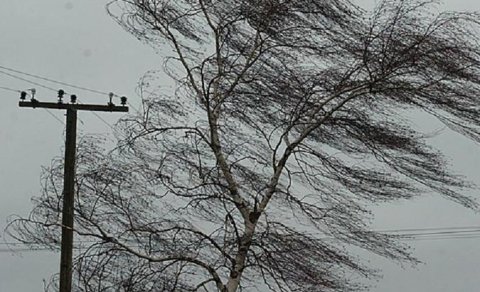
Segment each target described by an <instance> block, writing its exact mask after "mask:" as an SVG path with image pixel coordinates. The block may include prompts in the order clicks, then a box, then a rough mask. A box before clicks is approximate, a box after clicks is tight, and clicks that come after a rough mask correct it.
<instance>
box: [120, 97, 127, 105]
mask: <svg viewBox="0 0 480 292" xmlns="http://www.w3.org/2000/svg"><path fill="white" fill-rule="evenodd" d="M120 102H121V103H122V105H126V104H127V97H126V96H122V97H120Z"/></svg>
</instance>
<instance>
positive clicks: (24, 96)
mask: <svg viewBox="0 0 480 292" xmlns="http://www.w3.org/2000/svg"><path fill="white" fill-rule="evenodd" d="M25 98H27V93H26V92H25V91H22V92H20V100H25Z"/></svg>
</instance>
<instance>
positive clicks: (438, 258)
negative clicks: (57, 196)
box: [0, 0, 480, 292]
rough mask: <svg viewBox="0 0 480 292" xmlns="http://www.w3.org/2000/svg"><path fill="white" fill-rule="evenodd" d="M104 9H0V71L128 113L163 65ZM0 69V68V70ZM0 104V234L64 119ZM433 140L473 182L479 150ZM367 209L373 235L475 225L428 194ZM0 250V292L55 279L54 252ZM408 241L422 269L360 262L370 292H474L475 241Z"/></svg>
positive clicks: (6, 99) (58, 140)
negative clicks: (371, 280) (367, 268)
mask: <svg viewBox="0 0 480 292" xmlns="http://www.w3.org/2000/svg"><path fill="white" fill-rule="evenodd" d="M368 1H370V0H368ZM366 2H367V1H365V3H366ZM104 4H105V1H98V0H83V1H66V0H49V1H38V0H23V1H13V0H2V1H0V37H1V39H0V66H7V67H12V68H15V69H18V70H21V71H25V72H29V73H33V74H38V75H42V76H46V77H49V78H52V79H56V80H62V81H65V82H70V83H74V84H77V85H81V86H85V87H89V88H92V89H96V90H101V91H106V92H109V91H113V92H115V93H117V94H125V95H127V96H128V97H129V98H130V101H131V103H132V104H133V105H138V102H139V98H138V97H137V96H136V95H135V92H134V90H135V87H136V83H137V81H138V79H139V78H140V77H141V76H142V74H143V73H145V72H146V71H148V70H150V69H158V68H160V67H161V65H162V62H163V60H162V58H161V55H159V54H156V53H155V52H154V51H153V50H152V49H151V48H149V47H148V46H145V45H143V44H141V43H140V42H138V41H137V40H136V39H134V38H133V37H132V36H130V35H129V34H128V33H126V32H125V31H123V30H122V29H121V28H120V27H119V26H118V25H116V24H115V23H114V22H113V21H112V20H111V19H110V18H109V17H108V16H107V14H106V12H105V9H104ZM444 7H445V8H447V9H459V10H480V2H478V0H477V1H475V0H457V1H455V0H447V1H445V5H444ZM0 71H5V70H3V69H1V68H0ZM5 72H8V71H5ZM24 77H25V76H24ZM26 78H28V77H26ZM32 80H33V79H32ZM36 81H38V82H40V83H42V84H45V85H47V86H50V87H52V88H55V89H57V88H60V86H59V85H56V84H51V83H48V82H46V81H42V80H36ZM0 87H8V88H13V89H22V90H24V89H28V88H31V87H35V88H36V89H37V98H38V99H41V100H54V99H55V96H56V94H55V92H53V91H50V90H48V89H44V88H41V87H39V86H35V85H31V84H28V83H26V82H24V81H20V80H17V79H13V78H11V77H9V76H7V75H5V74H2V73H0ZM64 89H65V90H67V91H68V92H72V93H76V94H77V95H78V97H79V98H80V99H81V100H82V101H83V102H98V103H105V102H107V96H101V95H98V94H93V93H89V92H85V91H81V90H75V89H70V88H64ZM0 97H1V100H2V105H1V106H0V125H1V127H0V186H1V187H2V188H1V191H0V228H1V229H2V230H3V228H4V227H5V222H6V218H7V216H8V215H10V214H21V215H24V216H25V215H26V214H28V211H29V210H30V208H31V202H30V198H31V197H32V196H34V195H36V194H37V193H38V191H39V189H40V178H39V176H40V172H41V166H42V165H45V166H46V165H49V163H50V160H51V159H52V158H53V157H55V156H59V155H62V148H63V138H64V135H63V131H64V125H63V123H60V122H59V121H58V120H57V119H55V118H54V117H53V116H52V115H54V116H55V117H57V118H58V119H60V120H61V121H63V120H64V117H63V113H62V112H57V111H51V112H50V113H48V112H47V111H45V110H40V109H37V110H32V109H20V108H19V107H18V106H17V100H18V94H17V93H15V92H10V91H6V90H2V89H0ZM119 115H120V114H110V113H102V114H101V117H102V118H103V119H104V120H105V121H107V122H108V123H110V124H111V123H114V122H115V121H116V120H117V119H118V117H119ZM79 118H80V119H81V122H80V123H79V131H80V132H83V133H105V132H111V129H110V128H109V127H108V126H107V125H106V124H105V123H104V122H103V121H101V120H100V119H99V118H98V117H96V116H94V115H92V114H91V113H81V114H80V115H79ZM419 123H423V124H424V125H422V126H425V127H426V128H428V129H431V130H434V129H438V128H440V125H438V124H436V123H435V122H433V121H431V120H421V121H419ZM432 142H433V143H434V144H435V145H436V146H438V147H439V148H441V149H442V150H444V151H445V152H446V153H447V154H448V156H449V158H450V160H451V163H452V168H453V169H454V170H456V171H457V172H458V173H461V174H463V175H466V176H467V177H469V178H470V179H471V180H473V181H475V182H476V183H478V184H480V175H479V172H478V169H479V165H480V147H478V145H475V144H474V143H472V142H470V141H468V140H466V139H465V138H463V137H460V136H459V135H456V134H453V133H451V132H449V131H448V130H444V131H443V132H442V134H440V135H439V136H438V137H436V138H434V139H433V140H432ZM472 195H474V194H473V193H472ZM373 208H374V209H373V210H374V214H375V215H376V220H375V221H374V222H373V225H374V226H375V227H376V228H377V229H382V230H385V229H388V230H390V229H403V228H424V227H426V228H430V227H451V226H480V215H478V214H474V213H473V212H471V211H469V210H466V209H464V208H462V207H460V206H457V205H455V204H454V203H452V202H449V201H446V200H444V199H442V198H437V197H433V196H426V197H423V198H421V199H417V200H413V201H405V202H398V203H396V204H393V205H389V206H374V207H373ZM6 240H7V241H11V240H9V239H6ZM2 242H3V238H1V239H0V292H4V291H5V292H6V291H9V292H10V291H11V292H17V291H18V292H23V291H42V279H43V278H47V277H49V276H50V275H51V274H52V273H55V272H57V269H58V265H59V263H58V262H59V254H56V253H50V252H46V251H36V252H32V251H29V252H23V253H20V254H19V253H15V254H13V253H11V252H6V251H5V248H6V246H5V245H3V244H2ZM410 243H411V246H412V247H413V249H414V250H413V251H414V254H415V255H416V256H417V257H418V258H419V259H420V260H422V261H424V262H425V264H421V265H419V266H417V267H415V268H413V269H412V268H409V267H405V269H402V267H399V266H397V265H395V264H392V263H389V262H387V261H384V260H380V259H378V258H370V259H369V258H366V260H370V261H371V262H372V264H373V265H374V266H376V267H377V268H380V269H382V270H383V273H384V278H383V279H381V280H379V282H378V283H377V284H376V285H377V286H376V288H373V289H372V291H375V292H380V291H387V292H400V291H402V292H403V291H455V292H462V291H463V292H473V291H478V287H479V286H480V278H479V276H478V275H480V264H479V263H480V248H478V246H480V238H474V239H447V240H445V239H442V240H423V241H412V242H410Z"/></svg>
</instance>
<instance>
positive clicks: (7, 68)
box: [0, 65, 140, 138]
mask: <svg viewBox="0 0 480 292" xmlns="http://www.w3.org/2000/svg"><path fill="white" fill-rule="evenodd" d="M0 68H1V69H4V70H8V71H10V72H14V73H17V74H23V75H26V76H29V77H33V78H38V79H41V80H44V81H48V82H52V83H57V84H61V85H65V86H69V87H72V88H76V89H81V90H85V91H89V92H92V93H96V94H101V95H104V96H106V95H109V94H110V93H107V92H104V91H100V90H95V89H91V88H87V87H84V86H78V85H75V84H72V83H67V82H63V81H58V80H55V79H52V78H47V77H44V76H40V75H36V74H32V73H27V72H24V71H20V70H17V69H13V68H9V67H6V66H2V65H0ZM0 73H1V74H4V75H7V76H10V77H12V78H16V79H19V80H22V81H25V82H28V83H31V84H34V85H37V86H40V87H42V88H46V89H49V90H52V91H54V92H57V89H54V88H52V87H49V86H45V85H43V84H40V83H38V82H35V81H32V80H29V79H25V78H22V77H19V76H16V75H14V74H11V73H7V72H4V71H1V70H0ZM65 93H67V92H65ZM113 95H114V96H116V97H119V95H116V94H113ZM78 103H81V102H80V101H79V100H78ZM127 103H128V105H129V106H130V107H131V108H133V109H134V110H135V111H136V112H137V113H140V111H139V110H138V109H136V108H135V107H134V106H133V105H131V103H129V102H128V101H127ZM92 114H93V115H94V116H95V117H96V118H98V119H99V120H100V121H101V122H102V123H104V124H105V125H107V126H108V127H109V128H110V129H111V130H112V131H113V132H114V133H115V134H117V135H119V136H121V137H124V138H126V136H125V135H124V134H123V133H120V132H119V131H118V130H117V129H115V127H114V126H113V125H111V124H110V123H108V122H107V121H106V120H105V119H103V118H102V117H101V116H100V115H98V114H97V113H96V112H92ZM50 115H53V114H52V113H50ZM79 120H80V119H79ZM80 122H81V123H82V124H83V121H82V120H80Z"/></svg>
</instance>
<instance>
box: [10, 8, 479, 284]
mask: <svg viewBox="0 0 480 292" xmlns="http://www.w3.org/2000/svg"><path fill="white" fill-rule="evenodd" d="M438 7H439V6H438V5H437V4H436V2H435V1H425V0H403V1H401V0H398V1H396V0H384V1H379V3H378V4H377V5H376V6H375V8H374V9H373V10H372V11H367V10H364V9H363V8H361V7H359V6H357V5H356V4H355V3H353V2H350V1H345V0H326V1H325V0H324V1H317V0H260V1H250V0H238V1H231V0H223V1H215V0H177V1H168V0H115V1H112V2H111V3H110V4H109V6H108V12H109V13H110V15H111V16H112V17H113V18H114V19H115V20H116V21H117V22H118V23H119V24H120V25H121V26H122V27H123V28H125V30H127V31H128V32H129V33H131V34H133V35H134V36H135V37H137V38H138V39H140V40H141V41H144V42H145V43H147V44H149V45H151V46H152V47H154V48H155V49H157V50H158V51H159V53H160V54H161V55H162V56H163V58H164V60H165V63H164V64H165V66H164V68H165V71H166V72H167V73H168V74H169V76H170V77H171V78H173V80H174V81H175V85H176V88H175V91H174V92H173V93H172V94H163V92H162V90H163V89H162V87H161V86H160V87H157V85H159V83H160V85H161V84H162V82H163V81H162V80H160V81H159V80H157V79H156V73H155V72H151V73H149V74H147V75H146V76H145V77H144V78H143V79H142V80H141V82H140V84H139V95H140V96H141V97H142V100H143V103H142V105H143V107H142V110H141V112H139V113H138V114H137V115H133V116H129V117H128V118H125V119H123V120H122V121H121V122H120V123H119V125H118V129H119V131H121V132H122V135H121V136H119V146H118V148H117V149H115V150H114V151H110V152H108V151H105V150H103V149H101V147H99V146H98V144H101V143H99V142H98V140H97V139H87V138H86V139H85V140H84V141H83V142H82V143H80V146H79V157H78V162H77V164H78V168H77V185H76V189H77V196H76V205H75V212H76V217H75V228H74V229H75V232H76V234H77V237H76V238H77V240H78V241H77V244H78V247H79V249H78V252H77V259H76V266H75V277H76V281H75V285H76V286H77V287H76V288H77V289H78V291H132V292H133V291H222V292H233V291H267V290H268V289H270V290H271V291H285V292H287V291H289V292H290V291H360V290H362V289H364V288H367V287H366V286H365V285H364V284H365V282H364V281H355V280H354V279H355V278H356V277H358V276H359V277H360V278H361V277H366V278H370V277H374V276H375V275H377V271H375V270H374V269H372V268H370V267H368V266H367V265H365V264H364V262H363V261H362V258H359V257H357V256H355V254H354V253H353V252H352V247H355V248H360V249H364V250H367V251H369V252H371V253H374V254H377V255H380V256H383V257H386V258H389V259H392V260H397V261H402V262H415V261H416V260H415V258H414V257H412V256H411V254H410V252H409V250H408V247H407V246H404V245H403V244H401V243H400V242H399V240H398V238H396V237H395V236H393V235H390V234H385V233H381V232H376V231H373V230H371V228H370V227H369V224H368V223H369V221H368V220H369V219H370V218H371V214H370V211H369V209H368V208H369V205H370V204H372V203H384V202H391V201H395V200H401V199H410V198H413V197H415V196H419V195H422V194H427V193H435V194H438V195H441V196H444V197H445V198H447V199H450V200H452V201H454V202H457V203H459V204H461V205H463V206H465V207H467V208H477V203H476V201H475V200H474V199H472V198H470V197H468V196H466V195H464V190H465V189H468V188H471V187H473V186H472V185H471V184H470V183H469V182H468V181H466V180H465V179H464V178H463V177H461V176H459V175H456V174H454V173H452V172H451V171H449V169H448V163H447V161H446V159H445V157H444V156H443V154H442V153H441V152H440V151H438V150H437V149H435V148H434V147H433V146H432V145H430V143H429V140H428V135H426V133H424V132H422V127H419V126H417V125H415V124H413V123H412V121H411V117H412V113H423V114H428V115H431V116H433V117H435V118H436V119H438V121H440V122H441V123H443V124H444V125H446V126H447V127H448V128H450V129H452V130H453V131H456V132H458V133H461V134H463V135H464V136H466V137H468V138H470V139H473V140H475V141H477V142H480V47H479V41H480V38H479V34H478V32H479V31H478V25H479V24H480V17H479V16H480V15H479V14H477V13H457V12H441V11H439V8H438ZM437 11H438V12H437ZM62 163H63V162H62V161H61V160H56V161H54V163H53V164H52V167H51V168H49V169H48V170H47V171H46V172H45V175H44V178H45V180H44V182H45V183H44V189H43V190H42V194H41V196H39V197H38V198H36V199H35V201H34V202H35V208H34V210H33V211H32V213H31V215H30V217H29V218H18V219H15V220H14V221H13V222H12V223H11V226H12V228H13V229H11V231H10V232H11V233H12V234H13V235H14V236H16V237H17V238H18V239H19V240H21V241H23V242H27V243H37V244H38V243H41V244H44V245H46V246H49V247H51V248H58V247H59V244H58V238H59V232H60V224H61V223H60V222H61V220H60V219H59V218H60V216H61V200H62V191H61V183H62V181H61V170H62ZM352 274H353V275H356V276H355V277H351V276H350V275H352ZM122 289H123V290H122Z"/></svg>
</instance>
